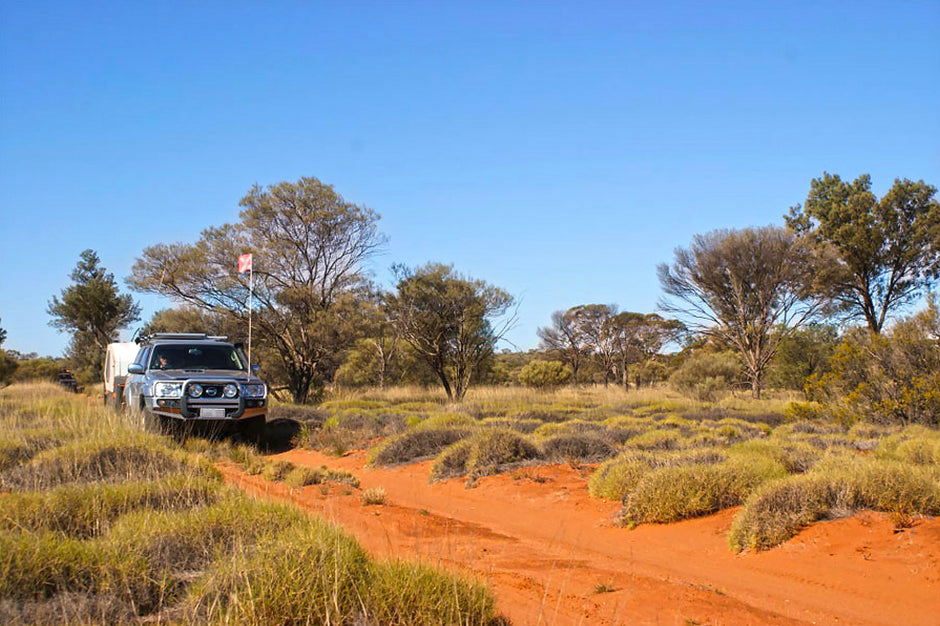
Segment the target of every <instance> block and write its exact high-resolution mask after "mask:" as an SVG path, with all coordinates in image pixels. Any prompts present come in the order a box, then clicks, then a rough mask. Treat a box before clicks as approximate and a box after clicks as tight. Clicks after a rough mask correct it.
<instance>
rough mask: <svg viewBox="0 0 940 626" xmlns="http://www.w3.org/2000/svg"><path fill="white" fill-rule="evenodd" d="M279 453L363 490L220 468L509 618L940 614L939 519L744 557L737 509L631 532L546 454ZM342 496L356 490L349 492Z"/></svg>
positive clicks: (886, 620) (615, 620)
mask: <svg viewBox="0 0 940 626" xmlns="http://www.w3.org/2000/svg"><path fill="white" fill-rule="evenodd" d="M272 458H275V459H282V460H286V461H290V462H292V463H295V464H297V465H307V466H314V467H319V466H320V465H326V466H328V467H331V468H335V469H346V470H349V471H351V472H353V473H354V474H355V475H356V476H357V477H358V478H359V479H360V481H361V489H368V488H371V487H382V488H383V489H385V491H386V494H387V496H386V504H385V505H383V506H364V505H363V503H362V501H361V499H360V497H359V491H358V490H351V489H348V488H344V487H343V486H342V485H332V486H331V487H330V488H329V490H328V493H324V492H326V491H327V489H324V488H321V487H319V486H311V487H305V488H303V489H291V488H289V487H287V486H286V485H284V484H281V483H270V482H266V481H264V480H263V479H261V478H260V477H258V476H247V475H245V474H244V473H242V472H240V471H238V470H236V469H234V468H232V467H228V466H226V467H223V468H222V469H223V471H224V473H225V475H226V478H227V479H228V480H229V481H230V482H232V483H235V484H237V485H240V486H241V487H243V488H244V489H245V490H247V491H249V492H251V493H254V494H257V495H262V496H265V497H271V498H275V499H286V500H290V501H293V502H295V503H296V504H298V505H300V506H302V507H304V508H306V509H308V510H311V511H314V512H316V513H318V514H320V515H322V516H323V517H325V518H326V519H329V520H331V521H333V522H334V523H336V524H338V525H340V526H342V527H343V528H345V529H346V530H347V531H348V532H349V533H351V534H352V535H353V536H355V537H356V538H357V539H358V540H359V542H360V543H361V544H362V545H363V546H364V547H365V548H366V549H367V550H369V551H370V552H371V553H373V554H375V555H377V556H387V557H397V558H406V559H420V560H423V561H426V562H430V563H432V564H436V565H443V566H445V567H451V568H457V569H459V570H461V571H466V572H470V573H473V574H475V575H477V576H479V577H481V578H483V579H485V580H487V581H488V582H489V583H490V585H491V587H492V589H493V591H494V593H495V595H496V598H497V606H498V610H499V611H500V613H501V614H503V615H505V616H506V617H508V618H509V619H510V620H511V621H512V623H513V624H517V625H524V624H559V625H561V624H585V625H594V624H680V625H685V624H715V625H718V624H813V623H815V624H839V623H842V624H891V625H895V624H908V625H915V624H925V625H926V624H932V625H936V624H940V520H936V519H928V520H922V521H920V523H918V524H917V525H916V526H914V527H913V528H910V529H907V530H904V531H902V532H894V529H893V527H892V525H891V523H890V522H889V521H888V519H887V518H886V516H884V515H881V514H877V513H872V512H865V513H862V514H859V515H856V516H855V517H852V518H849V519H843V520H837V521H831V522H824V523H819V524H815V525H813V526H812V527H811V528H808V529H807V530H805V531H804V532H802V533H801V534H800V535H799V536H797V537H796V538H795V539H793V540H791V541H789V542H787V543H786V544H784V545H782V546H780V547H778V548H776V549H774V550H770V551H768V552H763V553H758V554H743V555H736V554H734V553H732V552H731V551H730V550H729V548H728V545H727V540H726V535H727V532H728V529H729V528H730V526H731V521H732V519H733V517H734V514H735V511H734V510H728V511H723V512H721V513H718V514H716V515H713V516H710V517H706V518H701V519H695V520H688V521H684V522H680V523H676V524H668V525H646V526H640V527H639V528H637V529H635V530H632V531H631V530H625V529H623V528H618V527H616V526H614V525H613V523H612V519H613V517H614V515H615V514H616V513H617V511H618V508H619V507H618V505H617V504H616V503H611V502H604V501H601V500H596V499H594V498H591V497H590V496H589V495H588V492H587V478H586V476H587V472H586V471H584V470H580V471H579V470H577V469H573V468H571V467H568V466H565V465H556V466H534V467H529V468H523V469H519V470H516V471H513V472H510V473H508V474H503V475H499V476H493V477H489V478H485V479H482V480H480V481H478V482H477V483H476V484H475V486H474V487H472V488H467V487H466V486H465V483H464V481H462V480H450V481H446V482H443V483H437V484H433V485H430V484H428V474H429V470H430V463H429V462H425V463H417V464H413V465H407V466H403V467H398V468H391V469H376V468H369V467H365V462H366V458H365V454H364V453H363V452H357V453H354V454H350V455H347V456H345V457H342V458H333V457H328V456H325V455H322V454H320V453H317V452H312V451H309V450H291V451H289V452H285V453H283V454H279V455H276V456H274V457H272ZM344 492H345V493H344Z"/></svg>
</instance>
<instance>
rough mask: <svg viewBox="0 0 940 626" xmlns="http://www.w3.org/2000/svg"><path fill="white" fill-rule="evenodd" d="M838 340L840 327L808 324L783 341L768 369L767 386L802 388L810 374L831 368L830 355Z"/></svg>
mask: <svg viewBox="0 0 940 626" xmlns="http://www.w3.org/2000/svg"><path fill="white" fill-rule="evenodd" d="M838 340H839V332H838V328H836V327H835V326H833V325H830V324H809V325H807V326H805V327H803V328H800V329H797V330H795V331H794V332H792V333H790V334H789V335H787V336H786V337H784V338H783V339H781V340H780V344H779V346H778V347H777V353H776V355H775V356H774V360H773V362H772V363H771V365H770V369H769V370H768V372H767V385H768V386H770V387H775V388H779V389H794V390H797V391H802V390H803V388H804V386H805V384H806V380H807V379H808V378H809V377H811V376H817V377H818V376H821V375H823V374H825V373H826V372H827V371H829V369H830V366H829V358H830V357H831V356H832V352H833V350H834V349H835V346H836V344H837V343H838Z"/></svg>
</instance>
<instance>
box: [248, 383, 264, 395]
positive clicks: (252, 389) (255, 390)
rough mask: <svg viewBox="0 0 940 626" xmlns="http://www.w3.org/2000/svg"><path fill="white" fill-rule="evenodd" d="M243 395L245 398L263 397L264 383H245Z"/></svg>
mask: <svg viewBox="0 0 940 626" xmlns="http://www.w3.org/2000/svg"><path fill="white" fill-rule="evenodd" d="M244 389H245V391H244V395H245V397H246V398H263V397H264V392H265V389H264V384H263V383H261V384H259V383H252V384H250V385H245V387H244Z"/></svg>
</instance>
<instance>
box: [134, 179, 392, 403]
mask: <svg viewBox="0 0 940 626" xmlns="http://www.w3.org/2000/svg"><path fill="white" fill-rule="evenodd" d="M240 205H241V207H242V209H243V210H242V212H241V213H240V215H239V217H240V221H239V222H238V223H236V224H226V225H223V226H220V227H217V228H207V229H206V230H204V231H203V233H202V237H201V238H200V240H199V241H198V242H196V243H195V244H158V245H155V246H151V247H149V248H146V249H145V250H144V251H143V253H142V255H141V257H140V258H139V259H137V261H136V263H135V264H134V267H133V270H132V274H131V277H130V279H129V280H128V283H129V284H130V285H131V287H132V288H133V289H136V290H138V291H142V292H150V293H157V294H161V295H164V296H167V297H170V298H172V299H174V300H175V301H177V302H179V303H181V304H186V305H191V306H195V307H198V308H200V309H202V310H205V311H218V310H221V311H225V312H226V314H227V315H231V316H234V317H236V318H238V319H239V320H241V321H242V323H244V316H245V311H246V310H247V304H248V296H249V289H248V286H249V285H248V275H246V274H238V273H237V271H236V269H237V268H236V266H235V262H234V259H236V258H237V257H238V255H239V254H242V253H244V252H251V253H252V254H253V255H254V257H253V265H254V270H255V271H254V275H253V276H254V278H253V280H254V283H253V286H254V316H253V324H254V332H255V338H254V340H255V341H256V342H257V345H256V346H255V348H253V350H255V349H256V350H257V352H258V355H259V357H260V358H261V359H262V361H263V362H264V367H265V375H266V376H267V377H268V378H269V379H270V380H271V381H274V382H277V383H280V384H281V385H283V386H284V387H286V388H287V389H288V390H289V392H290V394H291V395H292V397H293V399H294V401H295V402H296V403H299V404H302V403H304V402H306V401H307V400H308V399H309V398H311V397H314V398H315V397H317V395H318V394H319V393H320V392H321V391H322V387H323V385H324V384H325V383H326V381H327V380H329V378H330V377H331V376H332V374H333V373H334V372H335V370H336V368H337V367H338V366H339V361H340V358H341V356H342V354H343V352H344V350H346V349H347V348H348V347H350V346H351V345H352V343H353V342H354V341H355V340H356V339H357V338H358V337H359V335H360V332H361V330H362V320H363V318H364V311H365V310H366V309H367V308H368V307H369V306H370V304H369V301H370V299H371V298H372V296H371V294H370V288H369V285H368V281H367V279H366V276H365V273H364V269H363V267H364V263H365V262H366V261H367V259H368V258H369V257H370V256H371V255H372V254H374V253H375V252H376V251H377V250H378V249H380V248H381V247H382V245H383V244H384V238H383V237H382V236H381V235H380V234H379V233H378V232H377V229H376V222H377V221H378V219H379V216H378V215H377V214H376V213H374V212H373V211H372V210H370V209H368V208H366V207H362V206H357V205H355V204H351V203H349V202H346V201H345V200H344V199H343V198H342V196H340V195H339V194H338V193H336V191H335V190H334V189H333V187H331V186H330V185H326V184H324V183H322V182H320V181H319V180H317V179H316V178H301V179H300V180H298V181H297V182H296V183H290V182H280V183H278V184H276V185H272V186H269V187H267V188H262V187H260V186H257V185H256V186H255V187H253V188H252V189H251V190H250V191H249V192H248V194H247V195H246V196H245V197H244V198H242V200H241V202H240ZM252 358H253V359H255V355H254V353H253V354H252Z"/></svg>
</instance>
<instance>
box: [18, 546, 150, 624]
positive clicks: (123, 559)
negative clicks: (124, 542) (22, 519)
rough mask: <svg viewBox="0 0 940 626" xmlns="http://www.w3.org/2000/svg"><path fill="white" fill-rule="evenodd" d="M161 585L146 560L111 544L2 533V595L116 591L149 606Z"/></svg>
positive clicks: (125, 598) (125, 601)
mask: <svg viewBox="0 0 940 626" xmlns="http://www.w3.org/2000/svg"><path fill="white" fill-rule="evenodd" d="M157 584H158V583H157V581H153V580H149V577H148V569H147V563H146V561H145V560H144V559H142V558H139V557H135V555H132V554H124V553H121V552H120V551H118V550H116V549H115V548H114V547H113V546H110V545H108V544H107V543H103V542H99V541H80V540H78V539H73V538H69V537H63V536H62V535H60V534H58V533H52V532H47V531H43V532H8V533H0V598H4V599H10V600H13V601H17V600H19V601H22V600H43V599H45V598H48V597H50V596H53V595H56V594H63V593H69V592H79V593H80V592H86V593H91V594H102V593H108V592H109V591H115V590H116V591H118V592H119V593H120V595H121V596H123V597H122V598H121V599H120V600H121V601H119V604H124V605H125V606H126V605H127V604H129V603H134V604H138V605H142V608H144V607H145V606H147V605H152V604H153V602H154V596H156V595H157V594H158V592H159V590H157V589H154V587H155V586H156V585H157ZM126 611H127V609H126V608H125V609H124V610H123V611H122V612H126ZM87 617H88V616H86V619H87ZM82 621H85V620H82Z"/></svg>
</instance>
